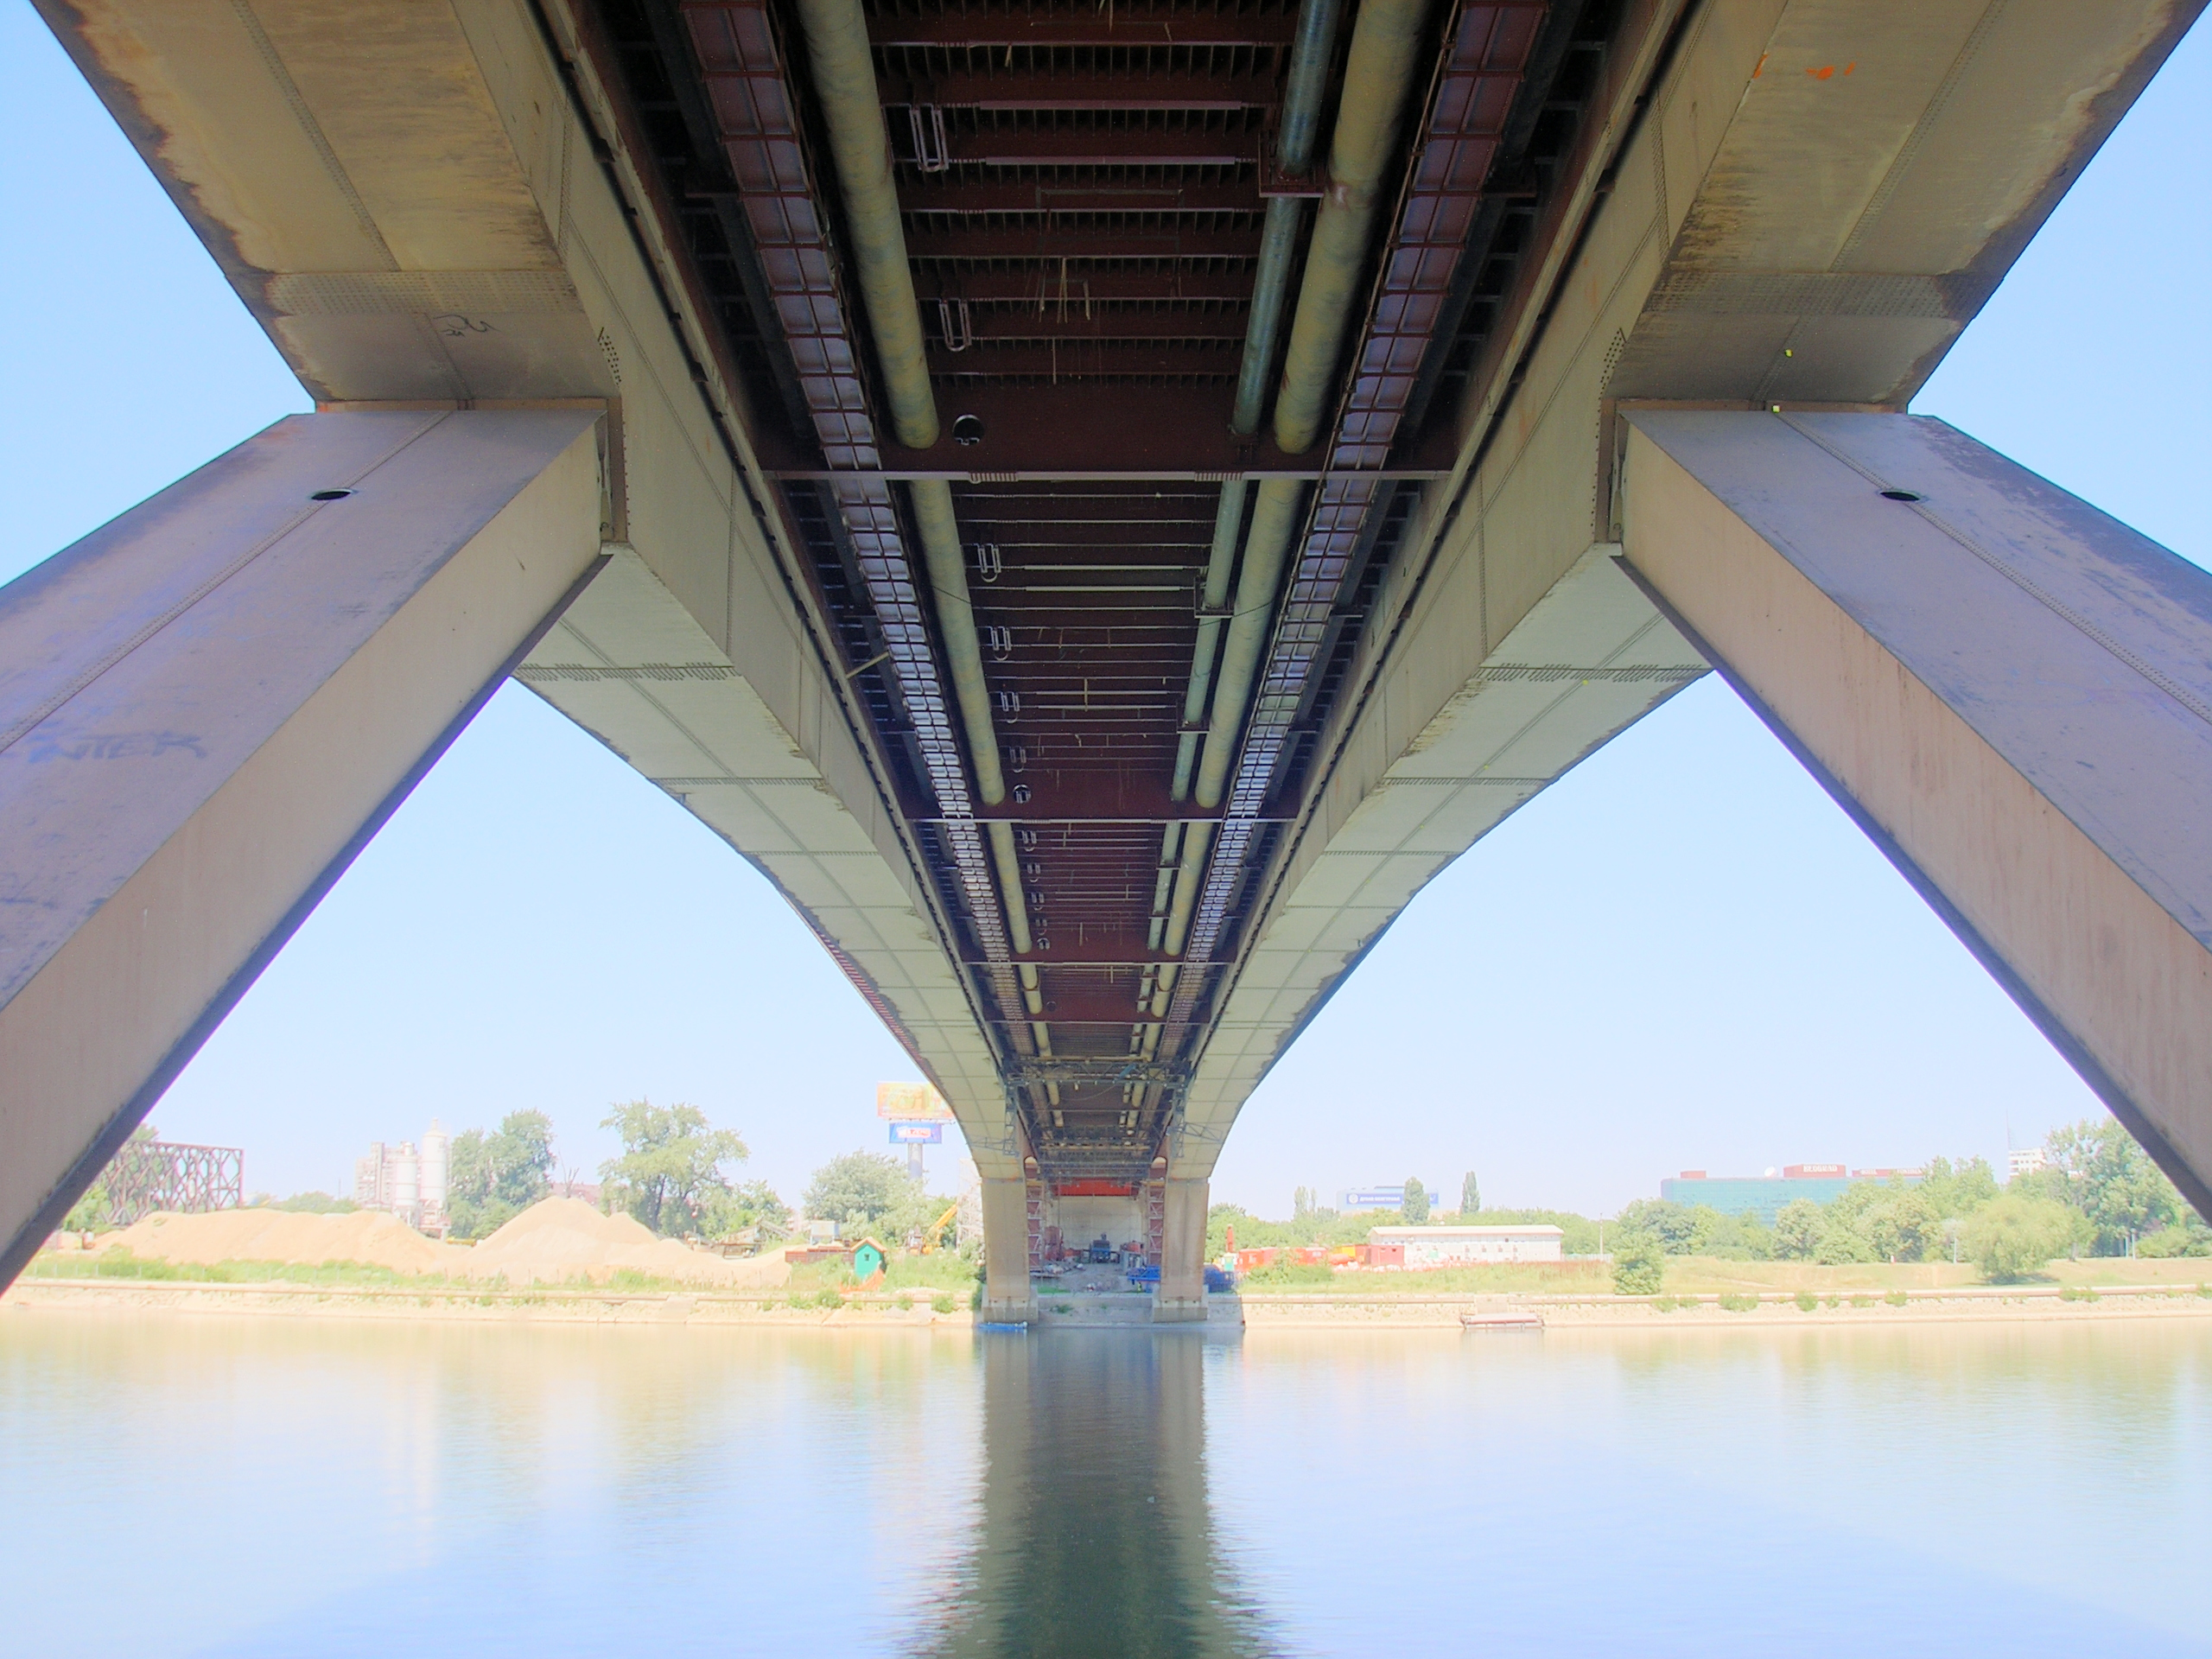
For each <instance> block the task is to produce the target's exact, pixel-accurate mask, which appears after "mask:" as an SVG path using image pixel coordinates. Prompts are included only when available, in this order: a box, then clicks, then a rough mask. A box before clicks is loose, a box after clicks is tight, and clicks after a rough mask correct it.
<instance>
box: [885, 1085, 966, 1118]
mask: <svg viewBox="0 0 2212 1659" xmlns="http://www.w3.org/2000/svg"><path fill="white" fill-rule="evenodd" d="M875 1115H876V1116H878V1117H883V1118H889V1119H890V1120H891V1121H892V1122H906V1123H950V1122H952V1108H951V1107H950V1105H949V1104H947V1103H946V1102H945V1098H944V1096H943V1095H940V1094H939V1093H938V1091H937V1090H935V1089H934V1088H932V1087H931V1085H930V1084H926V1083H879V1084H876V1085H875Z"/></svg>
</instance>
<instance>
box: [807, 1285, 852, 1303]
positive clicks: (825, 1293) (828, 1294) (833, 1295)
mask: <svg viewBox="0 0 2212 1659" xmlns="http://www.w3.org/2000/svg"><path fill="white" fill-rule="evenodd" d="M814 1305H815V1306H817V1307H842V1306H844V1305H845V1299H844V1298H843V1297H842V1296H841V1295H839V1294H837V1292H836V1289H835V1288H833V1287H830V1286H829V1285H824V1286H823V1287H822V1288H821V1289H819V1290H817V1291H816V1292H815V1293H814Z"/></svg>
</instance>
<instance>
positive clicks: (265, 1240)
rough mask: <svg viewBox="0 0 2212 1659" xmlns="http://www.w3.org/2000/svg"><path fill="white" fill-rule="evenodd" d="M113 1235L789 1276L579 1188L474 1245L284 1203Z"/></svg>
mask: <svg viewBox="0 0 2212 1659" xmlns="http://www.w3.org/2000/svg"><path fill="white" fill-rule="evenodd" d="M117 1245H122V1246H124V1248H126V1249H129V1250H130V1252H131V1254H132V1255H137V1256H140V1257H142V1258H143V1259H145V1260H148V1261H155V1262H194V1263H200V1264H202V1265H207V1264H212V1263H214V1262H298V1263H302V1264H305V1265H308V1266H320V1265H321V1264H322V1263H324V1262H362V1263H364V1264H365V1265H367V1266H370V1267H378V1268H391V1270H392V1271H394V1272H396V1273H437V1274H450V1275H451V1276H452V1277H454V1278H456V1279H504V1280H505V1281H506V1282H507V1283H508V1284H511V1285H531V1284H558V1283H561V1282H563V1281H575V1280H577V1279H588V1280H590V1281H593V1282H594V1283H596V1284H604V1283H606V1282H607V1280H608V1279H609V1278H611V1277H612V1276H613V1274H615V1273H616V1272H618V1271H620V1270H621V1269H623V1268H629V1269H631V1270H632V1271H634V1272H638V1273H642V1274H650V1275H651V1276H652V1277H653V1278H656V1279H673V1280H677V1281H681V1282H683V1283H684V1284H690V1285H698V1286H702V1287H707V1286H713V1287H727V1288H739V1289H751V1288H753V1287H760V1286H774V1285H780V1284H783V1283H784V1282H785V1281H787V1280H789V1279H790V1277H791V1269H790V1268H789V1267H787V1266H786V1265H785V1262H784V1258H783V1256H782V1255H781V1253H777V1254H773V1255H766V1256H756V1257H752V1258H748V1259H746V1260H741V1261H725V1260H724V1259H723V1258H722V1257H721V1256H719V1255H711V1254H709V1252H707V1251H705V1250H695V1249H692V1248H691V1247H690V1245H688V1244H684V1243H679V1242H678V1241H677V1240H675V1239H672V1238H656V1237H654V1236H653V1235H652V1233H651V1232H650V1231H648V1230H646V1229H645V1228H644V1227H642V1226H640V1225H639V1224H638V1223H637V1222H635V1221H633V1220H632V1219H631V1218H630V1217H628V1216H602V1215H601V1214H600V1213H599V1211H596V1210H594V1209H593V1208H592V1207H591V1205H588V1204H585V1203H584V1202H582V1200H581V1199H577V1198H541V1199H540V1200H539V1201H538V1202H537V1203H536V1204H533V1205H531V1207H530V1208H529V1209H527V1210H525V1211H523V1212H522V1213H521V1214H520V1215H518V1216H517V1217H515V1218H514V1219H513V1220H512V1221H511V1222H509V1223H508V1224H506V1225H505V1226H504V1227H502V1228H500V1229H499V1231H497V1232H496V1233H493V1235H492V1236H491V1237H489V1238H487V1239H486V1240H485V1241H484V1242H483V1243H480V1244H478V1245H476V1246H475V1247H474V1249H471V1248H470V1247H469V1246H467V1245H466V1244H442V1243H438V1241H437V1240H435V1239H433V1238H425V1237H424V1236H423V1235H422V1234H420V1233H418V1232H416V1230H414V1229H413V1228H412V1227H410V1226H409V1225H408V1224H406V1223H405V1222H404V1221H402V1220H400V1219H399V1218H398V1217H397V1216H390V1215H386V1214H385V1213H384V1212H383V1211H377V1210H356V1211H353V1212H352V1213H351V1214H348V1215H342V1216H310V1215H302V1214H299V1213H297V1212H295V1211H289V1210H221V1211H216V1212H214V1213H213V1214H212V1215H204V1216H168V1215H162V1216H149V1217H146V1219H145V1220H143V1221H141V1222H137V1223H134V1224H132V1225H130V1226H129V1227H125V1228H124V1229H123V1230H121V1231H119V1232H113V1233H103V1234H101V1235H100V1236H99V1237H97V1238H95V1239H94V1240H93V1241H92V1253H93V1254H94V1255H98V1254H99V1252H100V1251H102V1250H106V1249H113V1248H114V1247H116V1246H117Z"/></svg>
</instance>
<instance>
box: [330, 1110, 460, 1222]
mask: <svg viewBox="0 0 2212 1659" xmlns="http://www.w3.org/2000/svg"><path fill="white" fill-rule="evenodd" d="M452 1156H453V1141H452V1139H451V1137H449V1136H448V1135H447V1134H446V1132H445V1129H444V1128H443V1127H442V1125H441V1124H440V1123H439V1122H438V1120H437V1119H436V1118H435V1117H434V1118H432V1119H431V1120H430V1127H429V1128H428V1129H425V1130H424V1131H423V1143H422V1145H421V1146H420V1147H417V1146H416V1144H415V1142H414V1141H400V1142H398V1143H397V1145H388V1144H387V1143H385V1141H371V1142H369V1150H368V1153H367V1154H366V1155H365V1156H364V1157H360V1158H356V1159H355V1160H353V1202H354V1203H356V1204H358V1205H360V1206H361V1208H362V1209H364V1210H389V1211H391V1213H392V1214H393V1215H395V1216H397V1217H399V1218H400V1219H401V1220H402V1221H404V1222H405V1223H406V1224H408V1225H409V1226H410V1227H413V1228H416V1229H419V1230H422V1231H423V1232H426V1233H440V1234H442V1233H443V1232H444V1231H445V1230H446V1193H447V1185H448V1171H449V1170H450V1168H451V1165H452Z"/></svg>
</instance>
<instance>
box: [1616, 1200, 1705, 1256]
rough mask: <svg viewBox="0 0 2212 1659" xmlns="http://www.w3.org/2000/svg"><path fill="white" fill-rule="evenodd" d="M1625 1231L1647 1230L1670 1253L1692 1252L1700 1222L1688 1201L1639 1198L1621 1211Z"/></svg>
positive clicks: (1626, 1232)
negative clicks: (1686, 1202) (1676, 1201)
mask: <svg viewBox="0 0 2212 1659" xmlns="http://www.w3.org/2000/svg"><path fill="white" fill-rule="evenodd" d="M1620 1227H1621V1231H1622V1232H1623V1233H1624V1234H1628V1233H1643V1234H1646V1235H1648V1236H1650V1237H1651V1238H1652V1239H1654V1240H1656V1242H1657V1243H1658V1245H1659V1248H1660V1249H1661V1250H1662V1251H1663V1252H1665V1253H1666V1254H1667V1255H1689V1254H1690V1252H1691V1251H1692V1249H1694V1248H1695V1245H1696V1241H1697V1230H1698V1221H1697V1217H1696V1216H1695V1215H1694V1214H1693V1213H1692V1211H1691V1210H1690V1207H1689V1206H1688V1205H1686V1204H1675V1203H1674V1202H1672V1201H1671V1200H1669V1199H1667V1198H1638V1199H1637V1200H1636V1202H1635V1203H1633V1204H1631V1205H1629V1206H1628V1207H1627V1208H1625V1209H1624V1210H1623V1211H1621V1218H1620Z"/></svg>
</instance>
